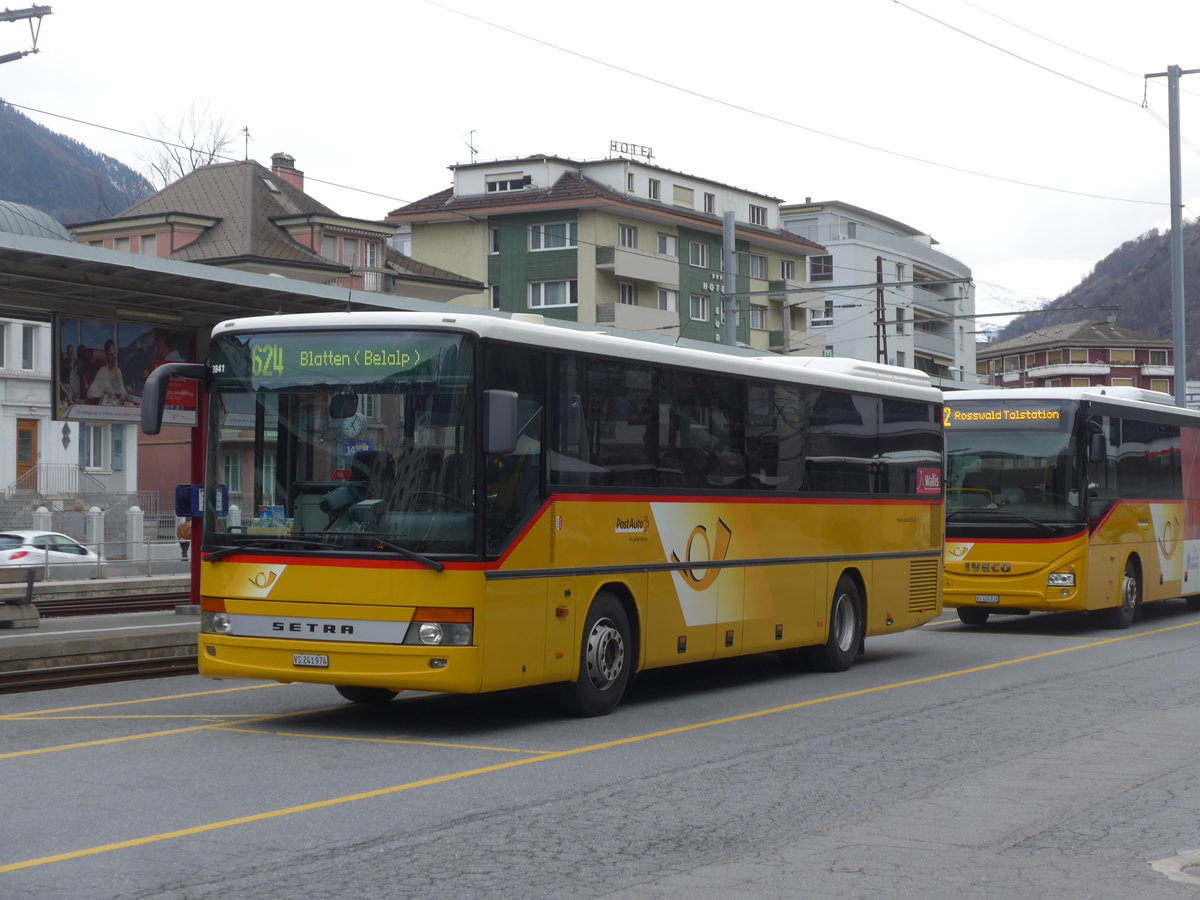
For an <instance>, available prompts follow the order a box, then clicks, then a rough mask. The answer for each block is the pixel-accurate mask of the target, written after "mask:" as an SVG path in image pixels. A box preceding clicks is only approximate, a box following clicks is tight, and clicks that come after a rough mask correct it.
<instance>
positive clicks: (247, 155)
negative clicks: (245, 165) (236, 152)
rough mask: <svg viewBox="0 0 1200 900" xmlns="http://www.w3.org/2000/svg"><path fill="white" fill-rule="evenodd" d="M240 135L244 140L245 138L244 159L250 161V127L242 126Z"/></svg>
mask: <svg viewBox="0 0 1200 900" xmlns="http://www.w3.org/2000/svg"><path fill="white" fill-rule="evenodd" d="M242 134H244V135H245V136H246V138H245V140H246V155H245V159H246V160H248V159H250V126H249V125H243V126H242Z"/></svg>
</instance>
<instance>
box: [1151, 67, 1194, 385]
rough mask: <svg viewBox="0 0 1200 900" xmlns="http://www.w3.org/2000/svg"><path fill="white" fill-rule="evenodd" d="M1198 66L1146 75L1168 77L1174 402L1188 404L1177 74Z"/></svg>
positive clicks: (1191, 72)
mask: <svg viewBox="0 0 1200 900" xmlns="http://www.w3.org/2000/svg"><path fill="white" fill-rule="evenodd" d="M1198 72H1200V69H1188V70H1187V71H1186V72H1185V71H1183V70H1182V69H1180V68H1179V66H1167V71H1166V72H1155V73H1154V74H1152V75H1147V76H1146V77H1147V78H1162V77H1163V76H1164V75H1165V76H1166V78H1167V133H1168V141H1169V143H1170V145H1171V147H1170V165H1171V241H1170V244H1171V330H1172V332H1173V334H1172V337H1173V338H1174V348H1175V349H1174V352H1175V405H1176V406H1187V342H1186V341H1185V340H1184V337H1185V322H1186V319H1185V316H1184V306H1183V302H1184V300H1183V298H1184V291H1183V185H1182V182H1181V176H1180V166H1179V76H1181V75H1195V74H1196V73H1198Z"/></svg>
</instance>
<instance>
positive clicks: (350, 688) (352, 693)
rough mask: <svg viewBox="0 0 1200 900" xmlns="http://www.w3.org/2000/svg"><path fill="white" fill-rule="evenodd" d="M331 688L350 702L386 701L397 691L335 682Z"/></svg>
mask: <svg viewBox="0 0 1200 900" xmlns="http://www.w3.org/2000/svg"><path fill="white" fill-rule="evenodd" d="M333 688H334V690H335V691H337V692H338V693H339V694H341V695H342V696H343V697H345V698H346V699H347V700H349V701H350V702H351V703H388V702H390V701H391V700H393V699H394V698H395V696H396V694H398V693H399V691H389V690H388V689H387V688H377V687H359V686H358V685H354V684H335V685H334V686H333Z"/></svg>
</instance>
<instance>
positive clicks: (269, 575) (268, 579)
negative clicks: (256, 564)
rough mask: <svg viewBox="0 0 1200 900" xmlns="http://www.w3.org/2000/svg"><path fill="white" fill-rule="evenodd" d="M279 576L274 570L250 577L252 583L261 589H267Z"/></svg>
mask: <svg viewBox="0 0 1200 900" xmlns="http://www.w3.org/2000/svg"><path fill="white" fill-rule="evenodd" d="M277 577H279V576H277V575H276V574H275V573H274V572H259V573H258V574H256V575H255V576H254V577H253V578H251V579H250V583H251V584H252V585H254V586H255V587H256V588H258V589H259V590H260V591H265V590H266V589H267V588H269V587H270V586H271V585H273V584H274V583H275V579H276V578H277Z"/></svg>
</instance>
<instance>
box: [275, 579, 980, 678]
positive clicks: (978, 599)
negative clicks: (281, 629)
mask: <svg viewBox="0 0 1200 900" xmlns="http://www.w3.org/2000/svg"><path fill="white" fill-rule="evenodd" d="M975 602H976V603H999V602H1000V595H999V594H976V595H975ZM296 665H300V664H299V663H296Z"/></svg>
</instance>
